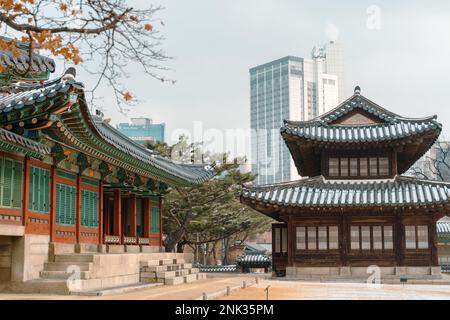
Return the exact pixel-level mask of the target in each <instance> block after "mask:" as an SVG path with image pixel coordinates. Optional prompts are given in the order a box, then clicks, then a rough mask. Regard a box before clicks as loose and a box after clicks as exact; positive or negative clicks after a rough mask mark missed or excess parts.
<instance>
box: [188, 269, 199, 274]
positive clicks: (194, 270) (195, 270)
mask: <svg viewBox="0 0 450 320" xmlns="http://www.w3.org/2000/svg"><path fill="white" fill-rule="evenodd" d="M199 272H200V269H199V268H191V269H189V273H191V274H193V273H199Z"/></svg>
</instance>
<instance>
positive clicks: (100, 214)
mask: <svg viewBox="0 0 450 320" xmlns="http://www.w3.org/2000/svg"><path fill="white" fill-rule="evenodd" d="M98 243H99V244H102V243H103V181H99V183H98Z"/></svg>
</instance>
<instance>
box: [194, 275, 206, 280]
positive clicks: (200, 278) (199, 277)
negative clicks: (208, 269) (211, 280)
mask: <svg viewBox="0 0 450 320" xmlns="http://www.w3.org/2000/svg"><path fill="white" fill-rule="evenodd" d="M196 275H197V280H204V279H206V273H197V274H196Z"/></svg>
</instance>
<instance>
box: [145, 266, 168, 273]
mask: <svg viewBox="0 0 450 320" xmlns="http://www.w3.org/2000/svg"><path fill="white" fill-rule="evenodd" d="M166 270H167V266H148V267H145V271H149V272H161V271H166ZM169 271H172V270H169Z"/></svg>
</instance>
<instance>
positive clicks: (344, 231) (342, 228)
mask: <svg viewBox="0 0 450 320" xmlns="http://www.w3.org/2000/svg"><path fill="white" fill-rule="evenodd" d="M340 220H341V221H340V224H339V229H338V230H339V232H338V241H339V252H340V255H341V265H342V266H346V265H347V263H348V262H347V254H348V252H347V251H348V247H349V245H348V244H349V241H348V239H349V229H348V225H349V220H348V219H346V218H345V215H344V213H342V214H341V219H340Z"/></svg>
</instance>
